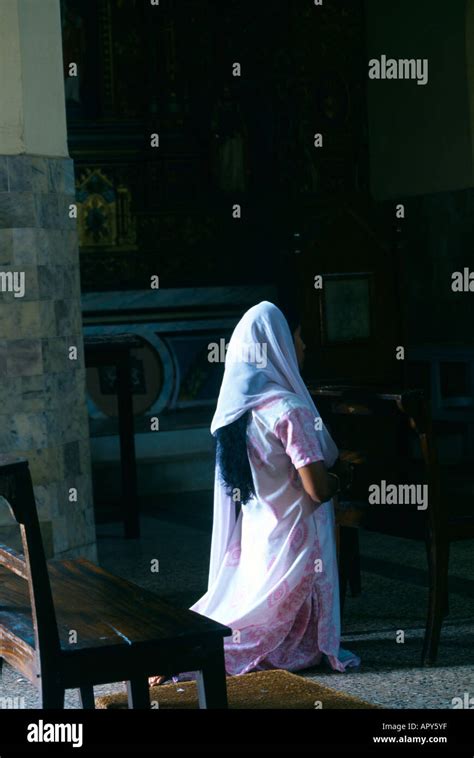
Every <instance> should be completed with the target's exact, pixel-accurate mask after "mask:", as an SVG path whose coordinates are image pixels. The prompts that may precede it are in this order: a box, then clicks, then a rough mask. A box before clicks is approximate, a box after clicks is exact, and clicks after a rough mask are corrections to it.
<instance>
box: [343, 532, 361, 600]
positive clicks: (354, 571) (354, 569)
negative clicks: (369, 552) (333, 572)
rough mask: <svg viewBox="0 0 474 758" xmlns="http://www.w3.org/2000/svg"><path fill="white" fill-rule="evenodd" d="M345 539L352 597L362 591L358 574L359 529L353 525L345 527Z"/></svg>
mask: <svg viewBox="0 0 474 758" xmlns="http://www.w3.org/2000/svg"><path fill="white" fill-rule="evenodd" d="M345 532H346V535H345V541H346V549H347V553H348V555H347V558H348V562H349V570H348V576H347V578H348V581H349V587H350V590H351V595H352V597H358V596H359V595H360V593H361V592H362V581H361V576H360V552H359V530H358V529H356V528H355V527H348V528H347V529H345Z"/></svg>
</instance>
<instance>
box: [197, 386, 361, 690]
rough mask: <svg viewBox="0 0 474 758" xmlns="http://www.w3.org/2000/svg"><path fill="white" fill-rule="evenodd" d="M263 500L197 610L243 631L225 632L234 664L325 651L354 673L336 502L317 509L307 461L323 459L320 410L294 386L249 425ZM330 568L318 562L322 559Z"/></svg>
mask: <svg viewBox="0 0 474 758" xmlns="http://www.w3.org/2000/svg"><path fill="white" fill-rule="evenodd" d="M247 437H248V441H249V461H250V466H251V470H252V477H253V479H254V482H255V485H256V498H255V499H253V500H252V501H250V502H249V503H247V505H246V506H245V508H243V509H242V514H241V515H242V522H241V525H239V526H241V529H240V528H239V530H238V532H235V533H234V534H233V537H232V538H231V542H230V546H229V548H228V551H227V553H226V557H225V559H224V564H225V566H226V570H225V571H220V572H219V573H218V575H217V578H216V579H215V581H214V583H213V585H212V586H211V587H210V588H209V589H208V592H207V593H206V594H205V595H204V596H203V597H202V598H201V599H200V600H199V601H197V603H195V604H194V606H192V607H191V610H194V611H197V612H198V613H202V614H203V615H205V616H207V617H208V618H213V619H215V620H216V621H219V622H220V623H222V624H225V625H226V626H229V627H230V628H231V629H232V630H233V632H236V631H238V632H239V634H238V635H235V634H233V635H232V636H229V637H225V638H224V655H225V666H226V671H227V673H228V674H229V675H236V674H245V673H247V672H249V671H259V670H265V669H271V668H284V669H287V670H288V671H298V670H300V669H303V668H309V667H311V666H315V665H317V664H319V663H320V662H321V660H322V657H323V655H324V656H326V658H327V660H328V661H329V663H330V665H331V666H332V668H333V669H334V670H336V671H344V670H346V668H348V667H350V666H356V665H358V664H359V663H360V660H359V658H358V657H357V656H356V655H354V654H353V653H351V652H349V651H344V650H342V648H341V647H340V617H339V584H338V568H337V560H336V545H335V533H334V529H335V517H334V507H333V503H332V501H329V502H327V503H323V504H322V505H321V506H319V507H318V508H317V509H315V508H314V503H312V501H311V499H310V498H309V496H308V495H307V493H306V492H305V491H304V488H303V487H302V485H301V481H300V477H299V474H298V471H297V469H298V468H300V467H301V466H304V465H307V464H308V463H311V462H313V461H319V460H323V459H324V457H323V455H322V452H321V447H320V445H319V442H318V436H317V433H316V431H315V429H314V419H313V414H312V412H311V410H310V409H309V408H308V407H307V406H306V405H305V403H304V401H303V400H301V399H300V398H299V397H297V396H296V395H294V394H293V393H291V392H287V393H286V394H283V396H280V397H278V398H276V397H275V398H272V399H271V401H270V402H269V403H267V404H265V405H262V406H258V407H257V408H254V409H253V411H252V414H251V420H250V421H249V428H248V435H247ZM317 560H319V561H320V562H321V570H320V571H316V570H315V562H316V561H317Z"/></svg>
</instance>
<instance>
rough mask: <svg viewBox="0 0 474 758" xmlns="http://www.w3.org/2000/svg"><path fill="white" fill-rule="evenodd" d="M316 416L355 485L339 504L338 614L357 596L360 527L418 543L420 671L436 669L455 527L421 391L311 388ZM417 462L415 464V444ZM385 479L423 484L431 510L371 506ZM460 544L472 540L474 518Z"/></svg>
mask: <svg viewBox="0 0 474 758" xmlns="http://www.w3.org/2000/svg"><path fill="white" fill-rule="evenodd" d="M312 394H313V397H314V400H315V403H316V405H317V407H318V409H319V412H320V414H321V416H322V418H323V419H324V421H325V423H326V424H327V425H328V427H329V428H330V429H331V432H332V434H333V436H334V439H335V441H336V442H337V444H338V446H339V448H340V450H341V460H342V461H344V459H346V460H347V459H348V460H350V461H352V464H351V465H352V468H353V483H352V485H351V488H350V491H349V492H348V493H346V495H344V496H343V498H342V499H341V500H340V502H339V504H338V507H337V513H336V521H337V523H338V524H339V530H340V533H339V540H338V542H339V575H340V591H341V611H342V609H343V603H344V597H345V593H346V587H347V584H348V583H349V585H350V587H351V590H352V592H353V594H358V593H359V592H360V565H359V546H358V532H357V528H358V527H363V528H365V529H368V530H371V531H376V532H380V533H384V534H389V535H393V536H399V537H405V538H409V539H415V540H422V541H424V543H425V545H426V552H427V560H428V577H429V594H428V611H427V620H426V630H425V636H424V642H423V649H422V655H421V662H422V665H425V663H428V664H431V663H435V661H436V658H437V652H438V645H439V638H440V633H441V625H442V621H443V616H445V615H446V614H447V612H448V561H449V542H450V541H451V540H453V539H457V538H458V537H457V536H456V535H458V534H459V529H460V527H459V525H456V520H455V519H451V518H449V517H448V512H447V503H446V500H445V499H444V498H442V497H441V489H440V475H439V466H438V460H437V452H436V446H435V441H434V438H433V432H432V425H431V418H430V413H429V410H428V407H427V404H426V402H425V398H424V396H423V393H422V392H421V391H416V390H415V391H407V392H401V393H394V392H376V391H373V390H368V389H365V388H347V387H346V388H345V387H338V386H332V387H324V388H314V389H312ZM415 442H417V443H418V446H419V450H420V452H421V456H420V458H419V459H418V461H417V460H416V458H415V456H414V447H416V446H415V445H414V444H413V443H415ZM383 479H384V480H385V481H386V482H387V483H391V484H392V483H393V484H422V483H425V484H427V485H428V508H427V509H426V510H418V509H417V507H416V505H409V504H407V505H404V504H396V505H395V504H391V505H387V504H385V505H374V504H369V500H368V494H369V491H368V487H369V486H370V484H377V483H378V482H380V481H382V480H383ZM462 529H463V537H467V536H470V537H473V536H474V518H472V519H471V524H470V527H469V528H468V530H467V531H466V524H463V527H462Z"/></svg>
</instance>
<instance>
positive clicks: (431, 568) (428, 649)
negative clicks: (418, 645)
mask: <svg viewBox="0 0 474 758" xmlns="http://www.w3.org/2000/svg"><path fill="white" fill-rule="evenodd" d="M426 550H427V559H428V575H429V595H428V615H427V619H426V631H425V638H424V641H423V650H422V653H421V665H422V666H424V665H430V664H434V663H436V659H437V656H438V647H439V640H440V636H441V625H442V623H443V615H444V612H445V610H446V597H447V593H448V556H449V547H448V543H447V542H441V541H439V540H434V539H432V538H430V539H428V540H427V541H426Z"/></svg>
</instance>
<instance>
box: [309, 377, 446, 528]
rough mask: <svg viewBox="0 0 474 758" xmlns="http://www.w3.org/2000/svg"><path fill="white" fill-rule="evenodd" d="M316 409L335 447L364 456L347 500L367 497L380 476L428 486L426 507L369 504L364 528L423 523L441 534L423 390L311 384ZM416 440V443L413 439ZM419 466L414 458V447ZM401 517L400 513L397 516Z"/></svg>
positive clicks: (433, 450) (442, 514)
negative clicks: (391, 389) (419, 454)
mask: <svg viewBox="0 0 474 758" xmlns="http://www.w3.org/2000/svg"><path fill="white" fill-rule="evenodd" d="M311 392H312V395H313V397H314V401H315V403H316V405H317V407H318V409H319V412H320V414H321V416H322V418H323V419H324V421H325V423H326V424H327V425H328V427H329V429H330V430H331V432H332V435H333V437H334V439H335V442H336V444H337V445H338V447H339V449H340V450H341V449H343V450H348V451H354V452H357V453H358V454H359V455H360V457H361V458H362V459H363V460H364V463H363V464H362V465H360V466H357V465H356V466H355V467H354V468H355V477H354V488H353V491H352V492H351V493H350V495H349V500H350V499H351V498H352V499H354V500H360V501H364V500H365V501H367V502H368V487H369V486H370V484H377V483H378V482H380V481H381V480H382V479H384V480H385V481H386V482H387V484H389V483H390V484H395V485H397V486H398V485H408V486H412V485H413V484H415V485H416V484H427V485H428V490H427V491H428V507H427V509H426V511H424V512H423V511H421V510H418V509H414V508H413V507H412V506H410V505H405V504H403V503H402V504H397V505H396V506H395V507H391V506H390V505H388V506H386V509H385V510H383V509H381V508H378V509H377V508H376V507H374V508H373V509H368V511H367V519H366V520H365V525H366V526H368V528H375V529H378V527H380V531H384V529H383V526H384V524H385V525H386V526H387V531H388V532H390V533H394V524H395V532H396V531H397V530H398V526H397V525H396V522H397V519H398V521H399V522H400V529H399V530H398V531H399V533H400V534H402V533H403V532H404V531H406V532H410V531H413V532H414V533H413V535H412V536H420V534H418V535H415V532H419V530H420V529H423V530H425V529H426V528H428V529H431V530H434V532H435V533H436V534H439V533H440V532H441V530H442V529H443V528H444V526H445V523H446V513H445V511H444V510H443V509H442V502H441V498H440V484H439V467H438V460H437V452H436V445H435V441H434V437H433V432H432V424H431V417H430V412H429V407H428V404H427V402H426V399H425V397H424V395H423V392H422V391H420V390H409V391H406V392H384V391H381V390H379V391H376V390H371V389H368V388H363V387H351V388H348V387H342V386H337V385H332V386H327V387H319V388H312V389H311ZM413 443H416V444H413ZM416 447H418V448H419V451H420V453H421V456H420V457H421V465H420V463H417V462H416V460H415V456H414V453H415V448H416ZM400 516H403V518H400Z"/></svg>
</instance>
